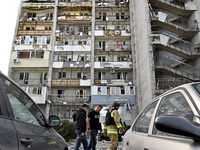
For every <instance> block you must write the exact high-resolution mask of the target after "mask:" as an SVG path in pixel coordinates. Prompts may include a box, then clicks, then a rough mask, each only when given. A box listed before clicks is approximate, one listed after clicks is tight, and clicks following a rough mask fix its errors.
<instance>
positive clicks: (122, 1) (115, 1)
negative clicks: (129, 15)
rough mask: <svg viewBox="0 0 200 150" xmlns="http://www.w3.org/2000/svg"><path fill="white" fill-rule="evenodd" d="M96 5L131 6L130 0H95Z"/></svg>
mask: <svg viewBox="0 0 200 150" xmlns="http://www.w3.org/2000/svg"><path fill="white" fill-rule="evenodd" d="M95 3H96V5H95V6H96V7H129V0H95Z"/></svg>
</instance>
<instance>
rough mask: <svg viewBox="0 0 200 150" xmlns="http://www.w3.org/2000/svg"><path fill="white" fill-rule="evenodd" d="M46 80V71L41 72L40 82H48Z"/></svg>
mask: <svg viewBox="0 0 200 150" xmlns="http://www.w3.org/2000/svg"><path fill="white" fill-rule="evenodd" d="M46 80H47V73H46V72H44V73H41V74H40V83H43V82H44V83H46Z"/></svg>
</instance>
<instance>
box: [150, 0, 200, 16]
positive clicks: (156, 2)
mask: <svg viewBox="0 0 200 150" xmlns="http://www.w3.org/2000/svg"><path fill="white" fill-rule="evenodd" d="M149 2H150V4H151V5H152V6H153V7H155V8H158V9H163V10H166V11H170V12H172V13H174V14H177V15H180V16H186V17H189V16H191V15H192V13H193V12H194V11H195V10H197V6H196V4H195V2H194V1H193V2H192V1H188V2H184V1H183V0H149Z"/></svg>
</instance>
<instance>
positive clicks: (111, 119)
mask: <svg viewBox="0 0 200 150" xmlns="http://www.w3.org/2000/svg"><path fill="white" fill-rule="evenodd" d="M119 106H120V104H119V103H114V104H113V105H112V108H111V110H110V111H108V112H107V114H106V118H105V121H104V136H107V134H108V137H109V138H110V141H111V144H110V145H109V148H108V149H107V150H116V149H117V146H118V130H120V131H121V132H122V133H124V132H125V131H124V129H123V126H122V124H121V121H120V115H119V112H118V109H119Z"/></svg>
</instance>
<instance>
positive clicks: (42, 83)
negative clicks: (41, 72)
mask: <svg viewBox="0 0 200 150" xmlns="http://www.w3.org/2000/svg"><path fill="white" fill-rule="evenodd" d="M14 81H15V82H16V83H17V84H18V85H20V86H24V85H29V86H36V85H37V86H46V85H47V82H48V81H47V80H40V79H38V78H31V79H28V80H19V79H18V78H14Z"/></svg>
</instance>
